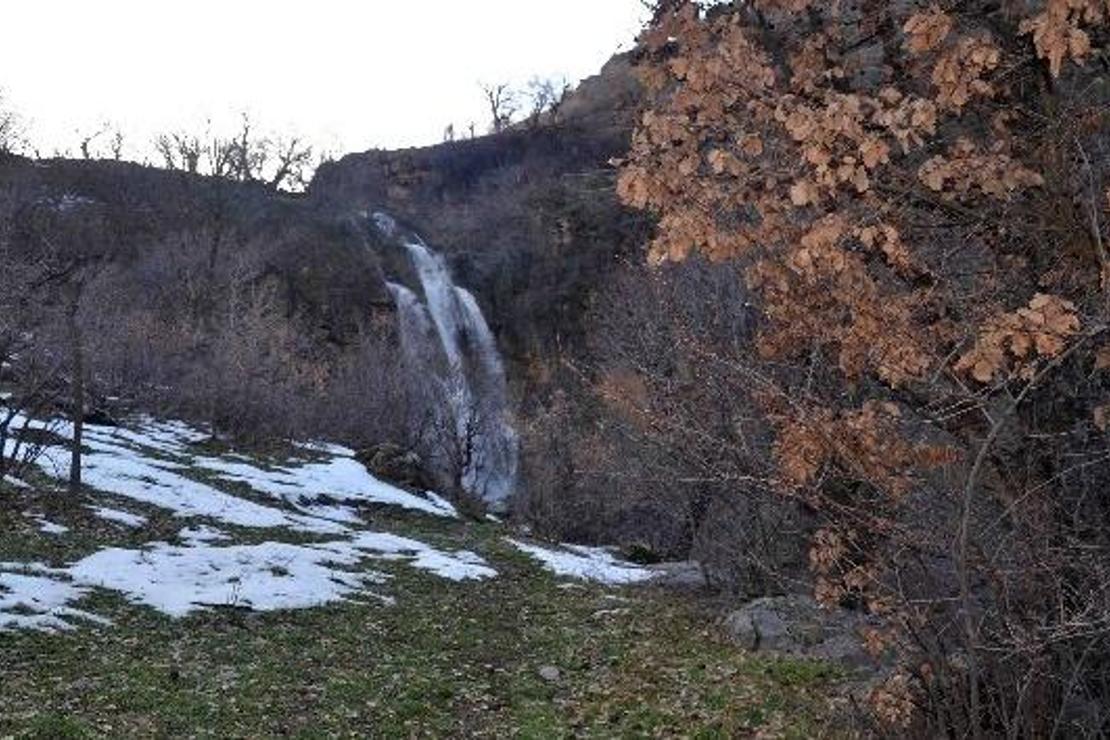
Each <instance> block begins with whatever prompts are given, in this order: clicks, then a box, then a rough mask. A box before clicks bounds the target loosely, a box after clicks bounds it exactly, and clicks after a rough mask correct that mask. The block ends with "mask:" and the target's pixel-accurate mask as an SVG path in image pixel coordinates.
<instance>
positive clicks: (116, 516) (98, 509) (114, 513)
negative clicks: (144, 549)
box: [88, 506, 147, 529]
mask: <svg viewBox="0 0 1110 740" xmlns="http://www.w3.org/2000/svg"><path fill="white" fill-rule="evenodd" d="M88 508H89V510H90V511H91V512H92V513H93V515H94V516H96V517H97V518H99V519H103V520H104V521H107V522H114V523H115V524H122V525H123V526H125V527H130V528H131V529H138V528H139V527H142V526H144V525H145V524H146V523H147V518H146V517H145V516H139V515H138V514H132V513H131V512H129V511H121V510H120V509H109V508H108V507H107V506H90V507H88Z"/></svg>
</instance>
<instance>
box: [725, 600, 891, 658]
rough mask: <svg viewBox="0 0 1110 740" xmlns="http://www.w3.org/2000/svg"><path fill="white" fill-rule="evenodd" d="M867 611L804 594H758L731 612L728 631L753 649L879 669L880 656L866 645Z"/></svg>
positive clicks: (727, 622)
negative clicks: (863, 634)
mask: <svg viewBox="0 0 1110 740" xmlns="http://www.w3.org/2000/svg"><path fill="white" fill-rule="evenodd" d="M868 624H869V619H868V617H867V616H866V615H864V614H861V613H859V612H853V611H848V610H846V609H824V608H822V607H821V606H820V605H819V604H818V603H817V602H816V601H815V600H814V599H813V598H811V597H809V596H803V595H799V594H790V595H786V596H772V597H766V598H762V599H756V600H755V601H751V602H749V603H747V604H745V605H744V606H743V607H741V608H739V609H737V610H735V611H733V612H731V613H730V614H729V615H728V616H727V617H725V620H724V627H725V630H726V632H727V633H728V634H729V636H730V637H732V639H734V640H735V641H736V642H738V643H739V644H740V645H741V646H743V647H744V648H745V649H747V650H752V651H769V652H774V653H785V654H789V655H798V656H805V657H808V658H817V659H822V660H829V661H834V662H838V663H842V664H846V665H848V666H851V667H853V668H867V669H874V668H875V667H877V663H876V660H875V659H874V658H873V657H872V656H871V655H870V654H868V653H867V651H866V650H864V648H863V641H862V639H861V632H862V630H863V629H864V628H865V627H867V626H868Z"/></svg>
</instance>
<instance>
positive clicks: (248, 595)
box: [0, 419, 497, 631]
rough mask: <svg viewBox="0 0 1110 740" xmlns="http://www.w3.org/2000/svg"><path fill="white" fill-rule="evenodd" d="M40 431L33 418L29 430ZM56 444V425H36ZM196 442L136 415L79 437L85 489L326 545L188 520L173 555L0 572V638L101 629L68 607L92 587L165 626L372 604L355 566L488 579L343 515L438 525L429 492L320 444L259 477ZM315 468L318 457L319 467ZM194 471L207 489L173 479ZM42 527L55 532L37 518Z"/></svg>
mask: <svg viewBox="0 0 1110 740" xmlns="http://www.w3.org/2000/svg"><path fill="white" fill-rule="evenodd" d="M46 426H47V425H45V424H40V423H38V422H33V423H32V424H31V427H32V428H34V427H40V428H45V427H46ZM49 426H50V428H51V429H52V430H54V431H55V432H56V433H57V434H59V435H60V436H61V437H66V436H68V435H71V434H72V430H71V429H70V428H69V426H68V425H66V424H59V423H52V424H50V425H49ZM206 438H207V436H206V435H205V434H203V433H201V432H199V431H197V430H195V429H192V428H190V427H189V426H187V425H185V424H181V423H176V422H169V423H167V422H155V421H153V420H150V419H144V420H142V421H141V422H140V426H138V427H137V428H134V429H126V428H122V427H120V428H117V427H110V428H109V427H88V428H87V429H86V438H85V446H86V447H87V448H88V451H87V452H86V454H85V458H84V470H83V473H84V480H85V482H86V484H87V485H88V486H89V487H91V488H93V489H95V490H98V491H103V492H106V493H110V494H114V495H116V496H121V497H124V498H127V499H130V500H132V501H138V502H141V503H144V504H149V505H152V506H156V507H159V508H161V509H165V510H168V511H170V512H173V514H174V515H176V516H177V517H180V518H182V519H195V518H199V519H204V520H208V521H212V522H217V523H222V524H227V525H235V526H239V527H247V528H255V529H260V528H265V529H275V530H287V531H294V532H297V533H301V534H312V535H325V536H327V537H328V538H329V541H327V542H322V543H315V544H303V543H302V544H290V543H282V542H265V543H263V544H253V545H237V544H232V543H229V542H227V541H228V540H230V539H231V536H230V535H228V534H226V533H225V532H223V531H221V530H219V529H216V528H213V527H210V526H208V525H206V524H201V523H190V526H188V527H185V528H183V529H181V530H180V532H179V534H178V538H177V539H178V540H179V541H180V543H181V544H180V545H173V544H169V543H166V542H155V543H151V544H150V545H148V546H145V547H142V548H139V549H125V548H111V549H106V550H102V551H100V552H96V553H93V554H92V555H89V556H88V557H86V558H84V559H82V560H79V561H77V562H75V563H73V564H71V565H69V566H68V567H66V568H57V569H52V568H47V567H46V566H42V565H32V564H18V563H0V631H3V630H6V629H40V630H47V631H55V630H62V629H69V628H71V627H72V626H74V625H73V622H74V621H79V620H91V621H95V622H99V623H105V624H106V623H107V622H106V621H105V620H102V619H100V618H99V617H96V616H95V615H91V614H88V613H86V612H83V611H81V610H78V609H76V608H74V607H73V606H72V605H73V604H74V603H76V602H78V601H80V600H81V599H82V598H84V597H85V596H86V595H87V594H88V593H89V592H90V590H91V589H94V588H101V589H107V590H110V591H115V592H117V593H119V594H121V595H122V596H123V597H124V598H126V599H127V600H128V601H130V602H132V603H135V604H140V605H145V606H148V607H151V608H153V609H156V610H158V611H160V612H163V613H165V614H167V615H170V616H172V617H181V616H184V615H186V614H189V613H191V612H193V611H196V610H199V609H206V608H217V607H244V608H250V609H252V610H259V611H266V610H274V609H293V608H307V607H312V606H317V605H321V604H327V603H331V602H336V601H342V600H349V599H353V598H357V597H359V596H363V595H365V596H369V597H372V598H377V599H380V600H383V601H386V602H389V601H391V600H390V599H389V598H388V597H384V596H381V595H379V594H375V593H374V592H373V591H372V590H371V589H372V587H373V586H374V585H380V584H383V583H385V582H386V580H387V576H385V575H384V574H382V573H380V572H377V571H374V570H367V569H365V568H363V567H360V566H361V565H362V564H363V563H364V562H366V561H373V560H379V561H383V560H386V561H397V562H401V563H404V564H406V565H408V566H409V567H413V568H417V569H419V570H423V571H427V572H429V573H431V574H433V575H436V576H438V577H441V578H445V579H449V580H453V581H463V580H469V579H486V578H494V577H496V576H497V572H496V571H495V570H494V569H493V568H491V567H490V566H489V565H488V564H487V563H486V562H485V561H484V560H483V559H482V558H481V557H479V556H478V555H476V554H475V553H473V552H469V551H458V552H449V551H444V550H438V549H436V548H433V547H431V546H429V545H426V544H424V543H423V542H419V541H417V540H413V539H409V538H406V537H400V536H397V535H393V534H389V533H384V532H368V531H365V530H363V529H362V527H363V526H365V523H364V522H363V520H362V519H361V518H360V517H359V515H358V513H357V512H356V511H355V510H354V508H352V507H353V506H354V505H357V504H363V503H375V504H388V505H395V506H399V507H402V508H405V509H409V510H414V511H419V512H423V513H427V514H433V515H435V516H440V517H452V518H455V517H458V513H457V512H456V511H455V509H454V507H453V506H451V504H450V503H448V502H447V501H445V500H444V499H442V498H440V497H439V496H436V495H435V494H432V493H429V494H427V496H426V497H420V496H415V495H413V494H410V493H407V492H405V491H402V490H400V489H398V488H395V487H393V486H389V485H387V484H385V483H382V482H381V481H378V480H376V479H375V478H373V477H372V476H371V475H370V474H369V473H368V472H367V471H366V470H365V468H363V466H362V465H361V464H359V463H358V462H357V461H356V460H355V459H354V454H355V453H354V452H353V451H351V450H348V449H346V448H343V447H339V446H336V445H327V444H315V445H306V446H304V447H303V448H302V449H304V450H305V451H306V452H310V453H311V454H312V456H313V458H314V459H313V460H294V461H291V462H289V463H286V464H283V465H282V466H280V467H262V466H258V465H256V464H253V463H252V461H251V460H250V459H249V458H246V457H242V456H238V455H226V456H224V457H220V458H217V457H212V456H204V455H200V454H198V453H197V451H196V450H195V448H194V447H192V445H194V444H195V443H197V442H201V441H203V440H204V439H206ZM321 458H323V459H321ZM38 465H39V467H40V468H41V469H42V470H43V471H45V472H46V473H47V474H49V475H51V476H54V477H57V478H64V477H65V475H66V474H67V472H68V467H69V453H68V451H66V450H64V449H61V448H58V447H54V448H50V449H48V450H47V452H46V454H44V455H43V456H42V457H41V458H40V459H39V461H38ZM186 473H190V474H193V475H196V474H197V473H199V474H200V476H201V477H203V478H204V479H205V480H207V481H212V482H201V481H200V480H194V479H192V478H190V477H188V476H187V475H186ZM220 482H229V483H238V484H243V485H245V486H246V487H249V488H250V489H251V490H252V491H254V492H256V493H257V494H259V496H265V497H268V498H270V499H271V500H273V505H263V504H262V503H257V502H256V501H252V500H248V499H246V498H242V497H239V496H235V495H232V494H230V493H227V492H225V491H222V490H220V489H219V488H217V487H216V486H217V485H219V484H220ZM89 509H90V510H91V511H92V513H93V514H94V515H96V516H97V517H100V518H102V519H105V520H107V521H112V522H116V523H118V524H121V525H124V526H127V527H134V528H139V527H142V526H143V525H145V524H146V523H147V519H146V517H143V516H140V515H138V514H134V513H131V512H128V511H123V510H119V509H114V508H110V507H108V506H101V505H90V506H89ZM39 521H40V524H41V525H42V526H43V531H51V532H57V533H61V532H63V531H68V530H66V529H65V528H64V527H61V526H60V525H55V524H51V523H49V522H47V521H45V520H39Z"/></svg>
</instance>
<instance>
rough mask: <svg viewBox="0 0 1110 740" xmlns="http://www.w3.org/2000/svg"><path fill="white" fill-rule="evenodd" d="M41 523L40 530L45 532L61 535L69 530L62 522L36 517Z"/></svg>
mask: <svg viewBox="0 0 1110 740" xmlns="http://www.w3.org/2000/svg"><path fill="white" fill-rule="evenodd" d="M35 521H36V522H38V525H39V531H40V532H42V533H43V534H52V535H60V534H66V533H67V532H69V527H67V526H65V525H62V524H55V523H54V522H52V521H50V520H49V519H36V520H35Z"/></svg>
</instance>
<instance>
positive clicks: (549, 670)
mask: <svg viewBox="0 0 1110 740" xmlns="http://www.w3.org/2000/svg"><path fill="white" fill-rule="evenodd" d="M539 674H540V678H542V679H543V680H544V681H547V682H548V683H555V682H556V681H558V680H559V679H560V678H561V677H562V675H563V674H562V673H561V672H560V671H559V669H558V668H556V667H555V666H553V665H545V666H544V667H543V668H540V670H539Z"/></svg>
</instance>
